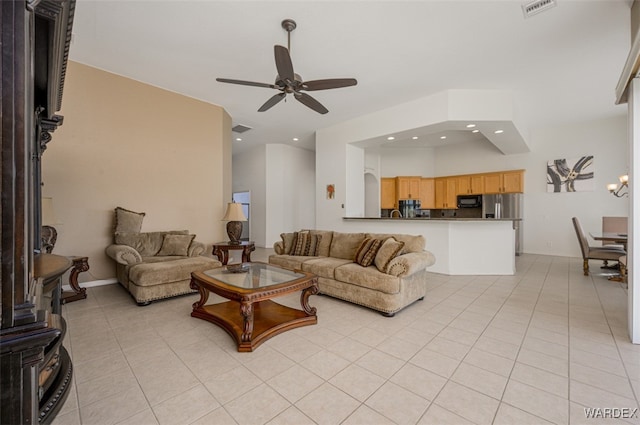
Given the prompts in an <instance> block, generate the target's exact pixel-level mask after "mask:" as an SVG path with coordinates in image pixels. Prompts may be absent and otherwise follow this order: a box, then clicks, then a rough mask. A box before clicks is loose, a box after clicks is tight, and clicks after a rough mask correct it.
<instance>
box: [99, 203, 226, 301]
mask: <svg viewBox="0 0 640 425" xmlns="http://www.w3.org/2000/svg"><path fill="white" fill-rule="evenodd" d="M143 217H144V213H135V212H133V211H128V210H125V209H122V208H116V226H115V232H114V242H115V243H113V244H112V245H109V246H108V247H107V248H106V249H105V252H106V254H107V255H108V256H109V257H110V258H112V259H113V260H114V261H115V262H116V276H117V278H118V282H120V284H121V285H122V286H123V287H124V288H125V289H127V290H128V291H129V293H130V294H131V296H133V298H134V299H135V301H136V302H137V303H138V305H140V306H143V305H148V304H150V303H151V301H154V300H159V299H163V298H169V297H174V296H177V295H182V294H188V293H192V292H194V290H193V289H191V288H190V286H189V283H190V282H191V272H194V271H205V270H210V269H214V268H217V267H221V266H222V263H221V262H220V261H218V260H215V259H214V258H211V257H206V256H204V255H202V254H206V246H205V245H204V244H203V243H200V242H197V241H195V240H194V238H195V235H190V234H189V231H187V230H178V231H168V232H147V233H141V232H140V228H141V226H142V218H143Z"/></svg>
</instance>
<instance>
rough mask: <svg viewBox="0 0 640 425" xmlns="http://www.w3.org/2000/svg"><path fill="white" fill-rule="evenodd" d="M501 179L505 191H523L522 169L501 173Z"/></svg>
mask: <svg viewBox="0 0 640 425" xmlns="http://www.w3.org/2000/svg"><path fill="white" fill-rule="evenodd" d="M502 181H503V183H502V188H503V190H504V192H505V193H522V192H523V191H524V190H523V189H524V187H523V186H524V185H523V175H522V171H514V172H509V173H503V175H502Z"/></svg>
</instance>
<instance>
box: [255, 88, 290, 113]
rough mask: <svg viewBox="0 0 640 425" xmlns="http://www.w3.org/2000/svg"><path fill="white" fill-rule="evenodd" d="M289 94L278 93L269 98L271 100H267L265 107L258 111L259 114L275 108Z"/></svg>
mask: <svg viewBox="0 0 640 425" xmlns="http://www.w3.org/2000/svg"><path fill="white" fill-rule="evenodd" d="M286 95H287V94H286V93H278V94H276V95H274V96H272V97H270V98H269V100H267V101H266V102H265V103H264V105H262V106H261V107H260V109H258V112H264V111H266V110H267V109H271V107H273V106H274V105H275V104H277V103H278V102H280V101H281V100H282V99H284V98H285V96H286Z"/></svg>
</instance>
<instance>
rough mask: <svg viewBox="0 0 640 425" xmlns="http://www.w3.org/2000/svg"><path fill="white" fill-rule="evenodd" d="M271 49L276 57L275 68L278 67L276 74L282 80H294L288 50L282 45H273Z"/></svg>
mask: <svg viewBox="0 0 640 425" xmlns="http://www.w3.org/2000/svg"><path fill="white" fill-rule="evenodd" d="M273 50H274V53H275V57H276V68H277V69H278V76H280V78H281V79H282V80H289V81H291V82H294V81H295V75H294V74H293V64H292V63H291V56H290V55H289V50H287V48H286V47H284V46H278V45H275V46H273Z"/></svg>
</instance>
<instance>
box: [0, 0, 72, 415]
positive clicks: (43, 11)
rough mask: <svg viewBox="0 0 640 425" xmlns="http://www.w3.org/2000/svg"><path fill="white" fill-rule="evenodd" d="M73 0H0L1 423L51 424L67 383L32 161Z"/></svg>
mask: <svg viewBox="0 0 640 425" xmlns="http://www.w3.org/2000/svg"><path fill="white" fill-rule="evenodd" d="M74 10H75V0H1V1H0V22H2V26H1V27H0V37H1V39H0V48H1V49H2V62H1V75H0V77H1V78H0V84H1V86H0V88H1V91H2V98H1V100H0V103H1V106H0V108H1V109H0V118H1V120H2V127H1V132H0V135H1V136H2V137H1V140H2V158H1V162H0V163H1V167H2V168H1V172H2V180H1V181H0V185H1V186H2V195H1V204H0V215H1V218H2V223H1V225H2V227H1V233H0V241H1V245H0V249H1V251H0V255H1V257H2V264H1V274H0V277H1V279H2V281H1V283H2V293H1V300H2V303H1V304H0V316H1V326H0V360H1V362H0V385H1V387H0V395H1V397H2V402H1V403H0V423H1V424H3V425H7V424H21V425H22V424H38V423H50V422H51V421H52V420H53V418H54V417H55V415H56V413H57V412H58V411H59V410H60V407H61V406H62V404H63V403H64V401H65V399H66V397H67V394H68V392H69V389H70V385H71V377H72V365H71V360H70V358H69V354H68V353H67V351H66V350H65V349H64V347H63V346H62V340H63V338H64V335H65V332H66V325H65V321H64V319H63V318H62V316H61V314H60V297H59V295H60V276H61V275H62V274H63V273H64V272H65V271H66V270H67V269H68V268H69V267H70V266H71V263H70V261H69V260H68V259H67V258H65V257H60V256H57V255H52V254H44V253H41V252H40V248H41V242H40V226H41V192H40V187H41V183H42V182H41V173H40V161H41V159H42V158H43V153H44V151H45V149H46V147H47V143H49V142H50V141H51V139H52V133H53V131H54V130H55V129H56V128H57V127H58V126H59V125H60V124H62V117H61V116H59V115H56V112H58V111H59V110H60V107H61V104H62V88H63V85H64V76H65V70H66V64H67V56H68V52H69V45H70V41H71V28H72V25H73V13H74Z"/></svg>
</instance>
